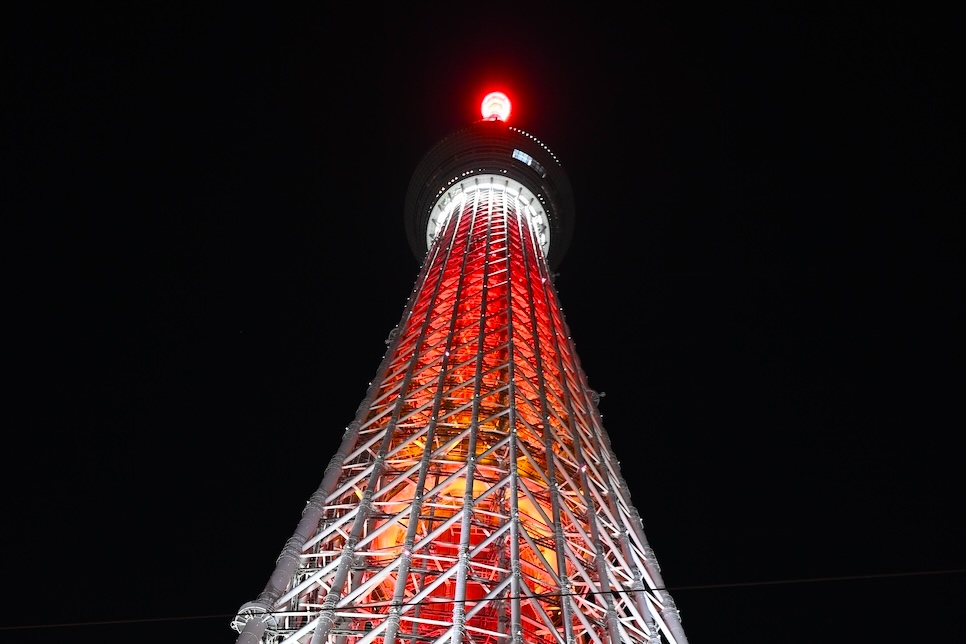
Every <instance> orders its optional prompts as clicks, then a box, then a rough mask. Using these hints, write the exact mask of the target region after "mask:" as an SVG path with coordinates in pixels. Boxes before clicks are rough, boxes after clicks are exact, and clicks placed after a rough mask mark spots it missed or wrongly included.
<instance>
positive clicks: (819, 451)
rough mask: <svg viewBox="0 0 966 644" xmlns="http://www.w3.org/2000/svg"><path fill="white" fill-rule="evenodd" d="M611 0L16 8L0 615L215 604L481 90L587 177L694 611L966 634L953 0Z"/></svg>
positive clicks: (301, 492)
mask: <svg viewBox="0 0 966 644" xmlns="http://www.w3.org/2000/svg"><path fill="white" fill-rule="evenodd" d="M773 5H777V6H773ZM785 5H794V6H785ZM635 7H637V8H635V9H634V10H633V11H631V10H627V11H609V10H607V9H606V5H605V4H600V3H595V4H594V5H593V6H588V5H585V4H575V3H551V2H545V3H530V2H514V3H509V4H507V5H505V6H496V5H492V3H491V4H487V3H474V4H473V5H472V6H469V7H466V8H462V7H460V6H458V5H455V4H421V3H416V4H414V5H406V6H403V7H399V8H379V5H377V4H366V5H364V6H360V7H359V8H357V9H340V10H332V9H330V8H326V9H318V10H316V11H312V12H301V11H300V12H292V13H284V12H281V11H278V12H269V11H254V10H250V9H241V8H237V7H236V8H230V9H229V8H227V7H220V8H206V7H195V6H190V5H186V6H184V7H164V8H158V9H156V10H146V9H143V8H142V9H139V10H136V11H135V10H132V9H130V8H122V7H121V6H114V7H110V6H109V5H107V6H100V7H98V8H85V9H84V10H83V11H82V10H71V11H65V10H63V9H62V8H60V9H58V10H57V11H54V10H53V9H51V12H50V13H49V14H44V13H43V12H42V11H40V10H38V9H31V10H30V11H27V10H23V9H21V10H14V11H9V12H8V14H7V16H6V18H5V20H4V31H5V32H7V33H6V35H5V36H4V40H5V43H6V45H7V46H6V48H5V51H6V54H5V55H4V59H5V65H4V67H5V74H4V76H5V80H4V85H5V86H6V89H5V90H4V91H3V92H2V96H0V105H2V106H3V111H4V113H5V114H7V116H5V117H4V119H3V121H4V122H3V126H2V127H3V132H4V139H5V140H6V142H5V143H4V145H3V146H2V153H0V159H2V162H3V166H2V167H3V184H4V186H3V206H2V213H3V219H4V224H5V226H4V227H5V229H6V231H7V232H6V234H5V235H4V246H5V247H6V249H5V250H4V253H3V254H4V259H5V260H6V261H5V263H6V264H7V265H8V269H7V271H6V273H5V274H6V287H5V291H6V293H7V295H6V297H5V301H6V306H5V307H4V308H5V311H6V313H5V315H4V318H5V320H6V322H7V324H6V328H7V331H6V340H7V341H6V348H5V351H4V355H5V359H4V364H5V367H6V369H5V371H6V374H7V376H6V379H5V380H6V383H7V384H6V386H5V395H4V400H5V402H4V409H5V412H6V413H5V414H4V418H5V421H4V423H3V424H4V427H5V429H6V431H5V436H6V448H5V450H4V453H5V459H4V462H5V466H4V468H3V484H4V487H3V489H4V492H5V494H4V507H5V513H4V520H3V525H4V529H3V539H4V546H5V547H4V548H3V550H2V552H3V559H2V565H3V568H2V570H3V578H4V584H3V591H2V595H0V597H2V598H3V599H4V604H3V605H4V607H5V610H4V611H3V617H2V618H0V640H3V641H11V642H13V641H16V642H53V641H65V640H71V641H98V642H110V643H113V642H122V641H124V642H130V641H141V642H145V641H148V642H171V641H205V642H225V643H230V642H234V639H235V633H234V632H233V631H232V630H231V629H230V627H229V623H230V621H231V618H232V616H233V615H234V614H235V611H236V609H237V608H238V607H239V606H240V605H242V604H243V603H245V602H247V601H249V600H252V599H254V598H255V597H256V596H257V595H258V593H259V592H260V591H261V589H262V588H263V587H264V585H265V583H266V581H267V580H268V577H269V575H270V573H271V571H272V569H273V567H274V562H275V558H276V557H277V556H278V554H279V552H280V551H281V549H282V547H283V545H284V543H285V540H286V539H287V538H288V537H289V536H290V535H291V533H292V531H293V530H294V528H295V526H296V524H297V522H298V519H299V516H300V513H301V510H302V507H303V506H304V504H305V501H306V500H307V499H308V497H309V496H310V495H311V494H312V492H313V491H314V490H315V489H316V487H317V485H318V484H319V482H320V481H321V479H322V475H323V471H324V469H325V466H326V464H327V463H328V461H329V459H330V457H331V456H332V455H333V454H334V453H335V451H336V449H337V448H338V445H339V441H340V437H341V435H342V432H343V430H344V428H345V426H346V425H347V424H348V423H349V422H350V421H351V420H352V419H353V417H354V414H355V411H356V408H357V406H358V404H359V402H360V401H361V400H362V398H363V396H364V394H365V392H366V388H367V386H368V383H369V380H370V379H371V378H372V377H373V376H374V375H375V372H376V368H377V367H378V364H379V362H380V360H381V358H382V356H383V353H384V351H385V349H386V345H385V343H384V340H385V339H386V337H387V335H388V334H389V332H390V331H391V330H392V329H393V327H394V326H395V325H396V324H397V322H399V319H400V316H401V313H402V309H403V306H404V305H405V303H406V300H407V298H408V296H409V294H410V292H411V290H412V287H413V284H414V281H415V278H416V274H417V271H418V269H419V262H418V260H417V259H416V258H415V257H414V256H413V255H412V253H411V251H410V250H409V247H408V245H407V243H406V239H405V234H404V229H403V200H404V197H405V192H406V188H407V185H408V182H409V178H410V176H411V173H412V171H413V169H414V168H415V166H416V164H417V163H418V161H419V159H420V158H421V157H422V155H423V154H424V153H425V152H426V151H428V150H429V148H430V147H431V146H432V145H433V144H434V143H435V142H437V141H438V140H439V139H441V138H442V137H444V136H445V135H447V134H449V133H451V132H452V131H454V130H456V129H458V128H460V127H462V126H463V125H466V124H469V123H470V122H472V121H474V120H476V119H477V118H479V112H478V107H479V102H480V100H481V99H482V96H483V94H484V93H485V92H486V91H489V90H492V89H501V90H503V91H505V92H507V93H508V94H509V95H510V97H511V99H512V100H513V104H514V112H513V114H512V115H511V117H510V123H511V124H512V125H515V126H517V127H520V128H522V129H524V130H526V131H528V132H530V133H531V134H533V135H535V136H536V137H538V138H539V139H541V140H542V141H543V142H545V143H546V144H547V145H548V146H549V147H550V148H551V149H552V150H553V151H554V152H555V153H556V154H557V156H558V157H559V158H560V159H561V161H562V163H563V165H564V167H565V168H566V169H567V172H568V176H569V177H570V180H571V183H572V185H573V190H574V195H575V201H576V208H577V212H576V217H577V223H576V234H575V237H574V240H573V243H572V244H571V247H570V249H569V251H568V253H567V255H566V257H565V258H564V260H563V262H562V263H561V265H560V266H559V268H558V272H559V276H558V277H557V281H556V285H557V290H558V293H559V295H560V300H561V304H562V306H563V309H564V313H565V316H566V320H567V323H568V325H569V327H570V330H571V333H572V337H573V338H574V340H575V342H576V345H577V350H578V353H579V356H580V360H581V363H582V365H583V367H584V370H585V372H586V373H587V377H588V380H589V383H590V385H591V387H593V388H594V389H595V390H597V391H598V392H601V393H602V394H603V396H604V397H603V399H602V401H601V404H600V409H601V412H602V413H603V415H604V425H605V428H606V429H607V431H608V433H609V435H610V437H611V440H612V444H613V447H614V450H615V452H616V453H617V455H618V457H619V458H620V459H621V462H622V467H623V471H624V476H625V478H626V479H627V481H628V484H629V486H630V489H631V494H632V501H633V502H634V504H635V506H636V507H637V508H638V510H639V512H640V514H641V516H642V518H643V520H644V529H645V532H646V534H647V536H648V539H649V540H650V543H651V546H652V547H653V548H654V550H655V553H656V555H657V558H658V561H659V562H660V564H661V568H662V574H663V576H664V580H665V582H666V583H667V584H668V586H669V587H670V588H671V590H672V594H673V596H674V598H675V600H676V603H677V605H678V608H679V609H680V610H681V616H682V621H683V626H684V629H685V631H686V633H687V634H688V637H689V639H690V641H691V643H692V644H708V643H710V642H714V643H715V644H721V643H730V642H769V643H771V642H781V643H789V644H790V643H797V642H845V641H850V642H851V641H864V642H879V641H889V642H899V641H902V642H905V641H918V642H925V641H936V642H946V641H953V640H954V639H958V638H959V637H961V631H962V625H961V623H960V622H961V616H962V615H963V606H964V603H966V590H964V584H966V572H964V571H966V554H964V550H963V547H962V544H963V543H966V528H964V523H966V521H964V517H963V500H962V499H963V492H964V489H966V486H964V483H966V476H964V472H963V470H964V467H963V448H962V447H961V446H960V442H961V441H962V432H963V430H962V428H963V427H964V426H966V423H964V413H963V391H964V388H963V385H964V377H963V368H964V357H966V356H964V353H966V352H964V349H966V343H964V329H966V320H964V317H966V316H964V307H963V293H964V284H963V265H962V261H961V259H962V255H963V249H964V246H963V237H962V235H961V233H960V231H959V227H960V225H961V224H960V220H961V219H962V217H963V213H964V212H966V208H964V205H966V202H964V199H963V156H962V154H961V153H960V149H961V143H962V140H961V137H960V135H959V134H958V128H960V127H961V123H960V121H961V116H960V114H959V111H960V110H959V107H960V104H959V102H958V101H957V100H956V99H955V98H954V94H955V89H956V88H957V86H958V85H961V79H962V69H961V68H960V69H958V70H957V67H961V65H960V63H961V60H962V56H961V47H962V45H961V42H960V40H959V39H958V38H957V37H955V34H954V28H953V21H952V19H951V17H949V16H944V15H940V14H937V13H935V12H934V11H933V10H932V9H927V8H925V7H924V6H922V5H921V4H917V3H910V2H892V3H865V4H851V3H848V2H836V3H831V2H817V3H764V2H762V3H753V2H738V3H734V2H731V3H720V4H718V5H715V6H714V7H713V8H709V7H707V6H705V5H704V4H701V3H697V4H695V3H686V2H684V3H681V2H679V3H659V4H652V3H640V4H639V5H635ZM21 627H24V628H21ZM26 627H30V628H26Z"/></svg>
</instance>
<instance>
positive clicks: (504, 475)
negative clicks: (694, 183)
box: [232, 93, 687, 644]
mask: <svg viewBox="0 0 966 644" xmlns="http://www.w3.org/2000/svg"><path fill="white" fill-rule="evenodd" d="M509 107H510V103H509V100H508V99H507V97H506V96H505V95H502V94H499V93H495V94H491V95H488V96H487V98H486V99H485V100H484V101H483V104H482V110H483V119H482V120H480V121H477V122H476V123H473V124H471V125H469V126H468V127H465V128H463V129H461V130H459V131H457V132H455V133H453V134H451V135H450V136H448V137H446V138H444V139H443V140H441V141H440V142H438V143H437V144H436V145H435V146H434V147H432V148H431V149H430V150H429V152H428V153H427V154H426V156H425V157H424V158H423V159H422V161H421V162H420V163H419V165H418V166H417V168H416V171H415V173H414V175H413V177H412V180H411V182H410V185H409V189H408V192H407V195H406V202H405V217H406V219H405V223H406V234H407V237H408V240H409V243H410V246H411V247H412V249H413V251H414V253H415V254H416V256H417V258H419V259H420V260H421V261H422V267H421V269H420V271H419V274H418V277H417V279H416V284H415V287H414V289H413V292H412V294H411V295H410V298H409V301H408V303H407V305H406V308H405V310H404V312H403V316H402V319H401V321H400V322H399V324H398V325H397V327H396V328H395V329H394V330H393V332H392V333H391V334H390V338H389V340H387V343H388V345H389V348H388V350H387V352H386V354H385V356H384V358H383V360H382V362H381V364H380V365H379V368H378V371H377V374H376V377H375V378H374V379H373V381H372V382H371V384H370V387H369V390H368V391H367V393H366V396H365V398H364V400H363V401H362V403H361V404H360V405H359V408H358V410H357V412H356V415H355V419H354V420H353V421H352V422H351V423H350V424H349V425H348V427H347V428H346V429H345V433H344V435H343V438H342V443H341V445H340V446H339V449H338V451H337V452H336V453H335V455H334V456H333V457H332V459H331V461H330V462H329V464H328V466H327V467H326V469H325V473H324V475H323V478H322V482H321V484H320V485H319V487H318V489H317V490H316V492H315V493H314V494H312V496H311V497H310V498H309V501H308V503H307V504H306V507H305V509H304V511H303V513H302V517H301V520H300V521H299V522H298V525H297V526H296V529H295V532H294V533H293V535H292V537H291V538H289V540H288V541H287V542H286V543H285V545H284V547H283V548H282V552H281V554H280V555H279V557H278V560H277V562H276V567H275V569H274V571H273V572H272V574H271V576H270V578H269V581H268V583H267V584H266V586H265V588H264V590H263V591H262V592H261V594H259V596H258V597H257V598H256V599H255V600H254V601H251V602H248V603H246V604H244V605H243V606H242V607H241V608H240V609H239V611H238V615H237V616H236V617H235V619H234V620H233V621H232V627H233V628H234V629H235V630H236V631H237V632H238V633H239V635H238V639H237V644H259V643H265V644H282V643H284V644H294V643H296V642H297V643H300V644H310V643H311V644H322V643H323V642H325V643H327V644H371V643H376V644H470V643H472V644H524V642H526V643H527V644H534V643H539V644H621V643H623V644H632V643H642V644H643V643H648V644H655V643H658V642H668V643H670V644H687V638H686V637H685V635H684V631H683V629H682V628H681V623H680V618H679V614H678V611H677V609H676V607H675V605H674V602H673V600H672V598H671V596H670V595H669V594H668V592H667V591H666V590H665V589H664V582H663V580H662V578H661V574H660V569H659V567H658V565H657V561H656V559H655V557H654V553H653V551H652V550H651V548H650V546H649V545H648V542H647V539H646V537H645V535H644V530H643V526H642V522H641V519H640V517H639V515H638V512H637V510H636V508H635V507H634V505H633V504H632V502H631V495H630V491H629V489H628V487H627V484H626V482H625V480H624V479H623V477H622V476H621V472H620V468H619V465H618V461H617V458H616V457H615V455H614V453H613V451H612V450H611V447H610V441H609V439H608V436H607V433H606V431H605V430H604V427H603V424H602V422H601V417H600V414H599V412H598V410H597V406H596V403H597V394H596V393H595V392H594V391H593V390H591V389H590V387H589V386H588V384H587V379H586V376H585V374H584V372H583V370H582V369H581V367H580V363H579V360H578V357H577V353H576V351H575V348H574V343H573V341H572V339H571V338H570V333H569V330H568V328H567V326H566V323H565V322H564V317H563V313H562V310H561V308H560V306H559V304H558V298H557V293H556V291H555V289H554V286H553V273H552V272H551V271H552V269H553V268H554V267H556V265H557V264H559V262H560V260H561V258H562V257H563V254H564V252H565V251H566V249H567V246H568V244H569V241H570V238H571V235H572V231H573V224H574V200H573V195H572V192H571V188H570V183H569V180H568V178H567V176H566V174H565V173H564V171H563V168H562V166H561V165H560V163H559V162H558V160H557V158H556V156H555V155H554V154H553V153H552V152H551V151H550V149H549V148H547V147H546V146H545V145H544V144H543V143H542V142H540V141H539V140H538V139H536V138H535V137H533V136H531V135H530V134H528V133H526V132H524V131H522V130H519V129H517V128H514V127H511V126H509V125H508V124H507V119H508V116H509Z"/></svg>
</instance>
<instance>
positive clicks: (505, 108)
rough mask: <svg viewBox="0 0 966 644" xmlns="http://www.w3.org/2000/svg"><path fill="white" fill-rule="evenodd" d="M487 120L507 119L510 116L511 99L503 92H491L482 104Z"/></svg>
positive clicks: (482, 110)
mask: <svg viewBox="0 0 966 644" xmlns="http://www.w3.org/2000/svg"><path fill="white" fill-rule="evenodd" d="M480 111H481V112H483V118H484V119H485V120H487V121H505V120H507V119H508V118H510V99H509V98H507V95H506V94H504V93H503V92H490V93H489V94H487V95H486V97H485V98H484V99H483V104H482V105H481V106H480Z"/></svg>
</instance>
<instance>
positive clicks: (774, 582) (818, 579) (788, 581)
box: [0, 568, 966, 631]
mask: <svg viewBox="0 0 966 644" xmlns="http://www.w3.org/2000/svg"><path fill="white" fill-rule="evenodd" d="M962 573H966V568H952V569H949V570H928V571H921V572H898V573H882V574H876V575H842V576H836V577H801V578H797V579H778V580H772V581H750V582H734V583H726V584H701V585H696V586H670V587H667V588H655V589H653V590H661V591H666V592H672V593H674V592H678V591H682V590H717V589H721V588H752V587H755V586H781V585H792V584H810V583H823V582H833V581H862V580H868V579H897V578H901V577H927V576H936V575H954V574H962ZM630 592H635V591H631V590H605V591H593V592H587V593H535V594H533V595H520V596H519V599H541V598H544V597H574V596H577V595H578V594H579V595H580V596H588V595H602V594H606V593H630ZM506 599H516V598H515V597H507V598H506ZM457 601H458V600H456V599H451V598H439V599H436V600H435V601H421V602H415V603H412V604H404V605H406V606H418V605H426V604H430V603H438V602H444V603H455V602H457ZM461 601H463V602H467V601H477V600H461ZM385 605H387V606H389V605H391V602H385ZM232 617H235V613H221V614H215V615H191V616H183V617H148V618H144V619H112V620H101V621H96V622H65V623H61V624H30V625H24V626H0V631H27V630H40V629H50V628H80V627H89V626H119V625H122V624H150V623H159V622H179V621H184V622H187V621H198V620H208V619H230V618H232Z"/></svg>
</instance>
